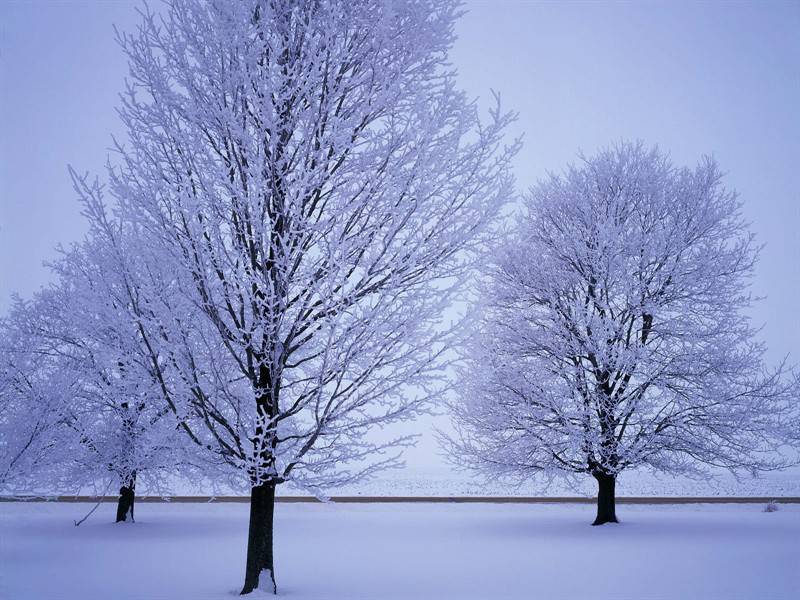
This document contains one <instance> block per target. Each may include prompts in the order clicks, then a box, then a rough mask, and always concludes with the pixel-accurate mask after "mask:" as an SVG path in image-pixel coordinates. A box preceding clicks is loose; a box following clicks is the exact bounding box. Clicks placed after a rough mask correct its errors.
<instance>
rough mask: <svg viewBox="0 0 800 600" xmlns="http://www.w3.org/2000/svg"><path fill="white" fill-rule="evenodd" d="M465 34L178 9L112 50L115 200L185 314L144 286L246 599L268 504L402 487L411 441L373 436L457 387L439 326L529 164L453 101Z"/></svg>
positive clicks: (265, 10)
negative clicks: (231, 485)
mask: <svg viewBox="0 0 800 600" xmlns="http://www.w3.org/2000/svg"><path fill="white" fill-rule="evenodd" d="M457 13H458V10H457V6H456V5H455V3H453V2H450V1H449V0H420V1H415V2H383V1H370V0H365V1H355V2H349V1H344V0H332V1H325V2H312V1H308V2H296V1H291V2H290V1H281V0H275V1H270V0H263V1H256V0H250V1H247V2H237V3H232V2H227V1H208V2H189V1H184V0H173V1H171V2H168V3H167V7H166V12H165V16H164V17H163V18H157V17H156V16H154V15H152V14H149V13H147V14H144V15H143V16H144V19H143V23H142V25H141V27H140V29H139V31H138V32H137V33H136V34H135V35H130V36H127V35H126V36H121V39H120V41H121V43H122V45H123V47H124V48H125V50H126V52H127V54H128V57H129V61H130V69H131V79H130V85H129V87H128V90H127V92H126V94H124V95H123V106H122V109H121V111H120V114H121V116H122V118H123V120H124V122H125V124H126V125H127V129H128V135H129V139H130V144H129V146H128V147H126V148H123V147H122V146H120V147H119V148H118V150H119V157H120V160H119V163H118V166H117V167H116V168H113V169H112V170H111V171H110V179H111V187H110V190H111V193H112V195H113V196H114V198H115V201H116V203H117V204H118V206H119V209H120V211H119V214H120V215H121V217H122V219H123V220H125V221H126V222H127V223H129V224H131V225H130V226H131V227H134V228H135V229H136V230H137V232H138V235H139V236H140V237H141V239H142V240H143V243H142V244H141V248H142V260H144V261H145V262H149V264H152V265H154V268H153V272H160V273H162V274H166V275H159V277H162V276H163V278H164V279H163V281H164V283H165V285H166V286H167V287H169V288H170V289H171V290H173V291H172V292H169V293H164V292H163V291H162V290H160V289H159V286H158V285H155V284H153V283H152V281H153V280H152V276H151V275H150V274H148V275H147V276H146V277H143V278H142V279H141V280H140V283H139V284H137V287H138V288H139V290H140V291H139V294H140V296H141V297H142V298H145V299H146V303H147V310H146V311H142V313H141V316H142V318H141V321H140V322H141V324H142V332H143V333H142V335H143V337H144V339H145V340H147V345H148V346H149V347H151V348H153V349H157V350H156V353H158V354H159V355H161V356H165V357H168V359H167V360H166V361H163V362H162V361H158V360H153V361H151V362H152V364H153V365H154V370H155V376H156V379H157V380H158V381H159V388H160V390H161V392H162V394H163V396H164V399H165V401H166V403H167V404H168V405H169V406H171V407H174V411H175V413H176V414H178V415H180V419H179V420H180V422H181V424H182V425H181V426H182V428H183V430H184V432H185V433H186V434H187V435H188V436H189V437H190V438H191V439H192V440H193V441H194V442H195V444H196V445H197V447H198V449H201V450H202V451H203V452H205V453H206V454H207V455H208V457H209V463H210V464H211V463H213V464H214V465H215V466H224V467H227V468H228V469H229V471H231V472H233V473H234V474H236V476H237V477H238V478H239V481H242V482H245V483H246V485H247V486H248V487H249V489H250V494H251V512H250V530H249V540H248V553H247V568H246V575H245V583H244V586H243V589H242V593H243V594H246V593H249V592H250V591H252V590H253V589H255V588H256V587H257V586H258V585H259V581H261V583H262V584H266V585H269V587H270V588H271V589H272V591H276V586H275V575H274V572H275V570H274V561H273V548H272V546H273V535H272V531H273V528H272V524H273V509H274V496H275V487H276V485H278V484H281V483H284V482H287V481H291V482H292V483H293V484H295V485H300V486H304V487H306V488H307V489H310V490H312V491H314V492H315V493H321V490H322V489H323V488H324V487H326V486H331V485H337V484H340V483H344V482H348V481H352V480H354V479H356V478H358V477H364V476H368V475H371V474H372V473H374V472H376V470H377V469H379V468H384V467H387V466H392V465H395V464H397V463H398V454H396V453H395V452H394V450H393V449H395V448H398V447H400V446H402V445H403V444H406V443H408V441H409V440H408V438H405V437H400V438H398V439H389V440H383V441H381V440H379V439H378V440H376V439H375V438H370V437H368V436H367V433H368V432H369V431H370V430H372V429H374V428H375V427H379V426H383V425H384V424H387V423H390V422H393V421H396V420H399V419H406V418H410V417H413V416H414V415H416V414H418V413H419V412H420V411H421V410H424V407H425V406H426V403H427V402H428V401H430V400H431V399H432V398H436V397H437V396H438V395H439V394H440V393H441V390H442V389H443V387H444V385H443V383H442V382H441V381H440V379H441V377H442V372H443V371H442V370H443V367H444V366H445V365H446V363H447V362H448V359H447V355H446V350H447V349H448V348H449V347H450V346H451V345H452V340H453V339H454V334H455V329H454V327H452V326H451V325H450V324H449V323H446V322H444V321H443V319H442V312H443V310H444V308H446V307H447V306H448V305H449V304H450V303H451V302H452V299H453V298H454V295H455V294H456V293H457V292H458V290H459V285H460V283H461V281H462V279H463V277H464V275H465V273H466V270H467V268H468V267H469V266H470V263H471V261H472V256H473V253H472V250H473V249H474V248H475V247H476V245H477V244H479V243H480V240H481V233H482V232H483V231H485V230H486V228H487V226H488V225H489V224H490V223H491V222H492V219H493V218H494V217H495V215H496V214H497V211H498V209H499V207H500V205H501V203H502V202H503V201H504V200H506V199H508V198H509V197H510V195H511V185H512V181H511V177H510V175H509V174H508V170H507V164H508V159H509V157H510V156H511V154H512V153H513V152H514V151H515V149H516V144H512V145H511V146H510V147H502V140H501V136H502V132H503V129H504V127H505V126H506V124H507V123H508V122H509V120H510V119H511V118H512V117H511V115H508V114H504V113H502V112H501V111H500V109H499V106H498V107H497V108H496V109H495V110H494V111H493V112H492V113H491V115H490V120H489V122H488V123H487V124H482V123H481V122H480V121H479V118H478V111H477V108H476V105H475V103H474V102H469V101H467V100H466V98H465V96H464V95H463V93H461V92H459V91H457V90H456V89H455V87H454V75H453V73H452V72H451V71H450V70H449V66H448V65H447V62H446V52H447V50H448V48H449V47H450V45H451V44H452V42H453V39H454V34H453V25H454V21H455V18H456V17H457ZM84 191H85V193H86V195H89V196H91V195H93V194H96V193H97V190H92V189H89V188H87V189H85V190H84ZM156 265H158V268H156ZM165 367H169V369H170V370H171V372H170V373H166V372H162V369H164V368H165ZM265 571H266V572H267V573H266V575H265V574H264V572H265Z"/></svg>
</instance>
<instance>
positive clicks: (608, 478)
mask: <svg viewBox="0 0 800 600" xmlns="http://www.w3.org/2000/svg"><path fill="white" fill-rule="evenodd" d="M592 476H593V477H594V478H595V479H596V480H597V518H596V519H595V520H594V523H592V525H602V524H603V523H617V522H618V521H617V510H616V504H615V502H616V487H617V477H616V475H609V474H608V473H602V472H595V473H592Z"/></svg>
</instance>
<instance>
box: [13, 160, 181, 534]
mask: <svg viewBox="0 0 800 600" xmlns="http://www.w3.org/2000/svg"><path fill="white" fill-rule="evenodd" d="M74 180H75V185H76V189H77V190H78V191H79V193H80V194H81V196H82V197H83V198H84V200H86V203H85V205H84V209H85V214H86V215H87V216H88V217H89V219H90V223H91V227H90V231H89V234H88V235H87V237H86V239H85V240H84V241H83V242H82V243H80V244H76V245H74V246H73V247H72V248H70V249H69V250H68V251H63V252H62V255H61V257H60V259H59V260H57V261H56V262H54V263H53V264H51V269H52V272H53V275H54V276H55V278H54V281H53V283H51V284H50V285H49V286H47V287H46V288H44V289H42V290H41V291H39V292H38V293H37V294H36V295H35V296H34V298H33V299H32V300H30V301H27V302H23V301H17V302H16V304H15V306H14V307H13V310H12V311H11V312H10V314H9V316H8V317H7V318H6V319H5V322H4V325H5V327H4V329H5V332H6V334H7V337H6V340H5V346H4V348H3V352H2V366H3V376H2V379H1V380H0V381H2V383H3V386H2V390H1V391H0V396H2V401H3V407H4V408H8V409H9V410H8V411H4V412H8V415H7V416H6V417H5V418H4V425H6V426H7V428H8V429H9V430H14V431H15V434H14V436H13V437H11V438H10V439H14V440H19V441H20V442H21V441H24V440H23V439H22V438H30V441H29V442H27V443H26V445H25V446H21V447H20V449H19V450H15V451H14V452H15V453H16V454H19V455H20V458H14V459H13V461H14V462H19V461H20V460H21V459H22V457H23V456H24V455H28V456H30V457H31V460H28V461H27V462H29V463H30V462H32V461H33V463H34V464H29V465H28V466H27V467H25V469H24V471H25V473H24V475H25V476H26V479H25V480H23V481H27V482H28V483H29V485H35V487H36V488H37V489H39V490H48V491H51V492H52V491H58V492H64V491H67V490H70V491H73V490H74V491H76V492H78V491H81V490H84V489H87V488H95V489H99V490H107V489H108V488H109V487H110V485H111V484H113V483H117V484H118V487H119V488H120V496H119V501H118V507H117V521H118V522H119V521H126V520H129V519H130V520H132V519H133V511H134V499H135V488H136V481H137V477H139V478H140V479H141V477H142V476H143V475H144V478H145V480H146V481H147V482H148V483H149V484H150V487H151V488H155V487H163V486H161V478H162V476H163V475H165V474H167V473H169V474H170V475H176V474H177V471H178V469H179V467H180V466H182V462H183V461H184V459H185V453H184V452H183V446H185V438H184V437H183V436H181V435H179V433H178V431H177V429H178V424H179V423H178V421H177V420H176V418H175V417H176V412H175V411H174V410H172V408H171V407H170V406H169V405H167V404H165V401H164V397H163V394H161V392H160V391H159V389H158V380H157V378H156V377H155V371H154V368H153V363H154V362H155V363H158V362H159V361H160V360H161V359H160V357H158V356H155V355H154V353H153V351H152V349H151V348H150V347H149V346H147V343H146V342H147V340H146V338H144V337H143V335H142V334H141V332H140V317H139V315H140V313H141V311H142V310H143V309H142V306H141V304H140V302H139V293H140V286H141V283H140V282H141V280H142V279H143V278H142V277H141V274H140V273H137V269H139V268H141V263H138V262H137V261H136V260H135V253H136V251H135V248H134V247H133V245H132V243H133V242H134V241H135V238H132V237H131V235H130V233H131V232H130V231H128V230H126V229H125V228H124V227H123V226H122V224H121V223H119V222H118V221H115V220H113V219H110V218H109V217H108V215H107V214H106V211H105V207H104V206H103V204H102V195H101V190H100V188H99V186H98V184H97V183H94V184H91V185H90V184H87V183H86V180H85V179H84V178H80V177H77V176H75V177H74ZM148 273H149V272H148ZM159 368H160V370H162V371H163V369H164V367H163V366H161V365H159ZM11 409H13V411H12V410H11ZM12 412H13V414H12ZM29 430H30V431H29ZM37 439H41V440H42V442H40V443H38V444H37V443H36V441H37ZM37 449H38V450H37ZM22 450H24V455H23V452H22ZM45 451H46V452H45ZM40 453H43V454H44V456H46V460H43V459H42V458H40V457H39V456H38V455H39V454H40ZM10 466H14V465H13V463H12V464H11V465H10ZM14 470H15V471H17V472H19V471H20V469H19V468H17V467H14ZM17 479H19V477H18V478H17Z"/></svg>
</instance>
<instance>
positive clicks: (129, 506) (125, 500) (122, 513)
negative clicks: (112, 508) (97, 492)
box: [117, 471, 136, 523]
mask: <svg viewBox="0 0 800 600" xmlns="http://www.w3.org/2000/svg"><path fill="white" fill-rule="evenodd" d="M135 497H136V471H134V472H133V473H132V474H131V477H130V479H128V481H126V482H125V483H123V485H122V487H120V488H119V500H118V501H117V523H120V522H122V521H127V520H128V517H130V520H131V523H135V521H134V520H133V503H134V499H135Z"/></svg>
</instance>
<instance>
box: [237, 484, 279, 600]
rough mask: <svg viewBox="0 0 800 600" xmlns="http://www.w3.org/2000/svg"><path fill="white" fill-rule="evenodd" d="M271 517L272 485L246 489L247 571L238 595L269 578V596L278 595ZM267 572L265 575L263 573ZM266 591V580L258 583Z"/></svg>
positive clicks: (248, 591)
mask: <svg viewBox="0 0 800 600" xmlns="http://www.w3.org/2000/svg"><path fill="white" fill-rule="evenodd" d="M274 514H275V483H274V482H268V483H264V484H261V485H257V486H254V487H253V488H251V490H250V529H249V532H248V535H247V568H246V571H245V576H244V587H243V588H242V591H241V594H242V595H244V594H249V593H250V592H252V591H253V590H254V589H256V588H257V587H259V579H260V578H261V577H269V578H270V582H269V583H270V584H271V586H272V593H273V594H277V593H278V586H277V584H276V583H275V566H274V563H273V560H272V524H273V516H274ZM266 571H268V573H267V572H266ZM260 583H261V589H266V585H265V584H267V581H266V580H264V581H261V582H260Z"/></svg>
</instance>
